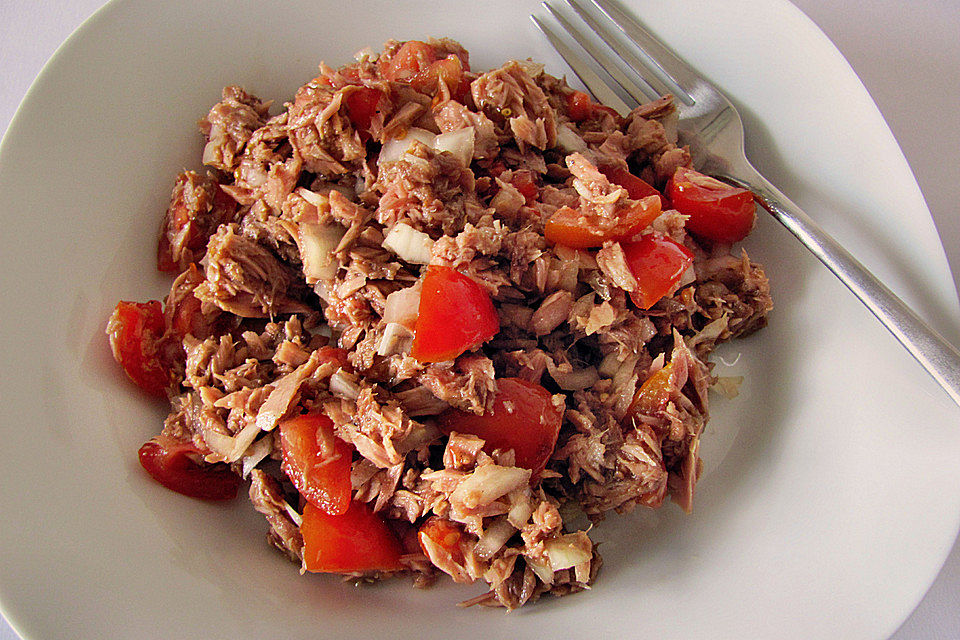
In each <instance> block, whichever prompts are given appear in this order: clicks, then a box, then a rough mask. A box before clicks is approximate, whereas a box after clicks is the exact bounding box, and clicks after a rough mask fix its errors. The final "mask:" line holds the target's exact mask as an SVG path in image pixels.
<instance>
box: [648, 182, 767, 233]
mask: <svg viewBox="0 0 960 640" xmlns="http://www.w3.org/2000/svg"><path fill="white" fill-rule="evenodd" d="M667 195H668V196H669V197H670V200H671V201H672V202H673V206H674V208H675V209H676V210H677V211H679V212H680V213H682V214H684V215H686V216H689V219H688V220H687V224H686V227H687V229H688V230H690V231H691V232H692V233H695V234H696V235H698V236H702V237H704V238H708V239H710V240H714V241H716V242H738V241H740V240H743V239H744V238H746V237H747V234H749V233H750V231H751V229H753V222H754V219H755V217H756V210H757V205H756V203H755V202H754V199H753V193H752V192H750V191H749V190H747V189H740V188H739V187H733V186H730V185H728V184H726V183H724V182H720V181H719V180H715V179H714V178H711V177H710V176H705V175H703V174H702V173H700V172H698V171H694V170H693V169H689V168H687V167H679V168H678V169H677V170H676V172H675V173H674V174H673V177H672V178H670V181H669V182H668V183H667Z"/></svg>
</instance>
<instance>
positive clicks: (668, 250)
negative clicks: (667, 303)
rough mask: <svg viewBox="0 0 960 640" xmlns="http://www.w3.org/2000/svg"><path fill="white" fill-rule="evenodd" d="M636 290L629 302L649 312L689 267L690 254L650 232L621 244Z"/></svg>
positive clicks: (685, 249)
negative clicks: (634, 280) (633, 240)
mask: <svg viewBox="0 0 960 640" xmlns="http://www.w3.org/2000/svg"><path fill="white" fill-rule="evenodd" d="M620 246H621V247H622V248H623V253H624V256H625V257H626V259H627V265H629V267H630V272H631V273H632V274H633V277H634V278H636V280H637V285H638V287H637V290H636V291H631V292H630V299H631V300H633V303H634V304H635V305H637V306H638V307H640V308H641V309H649V308H650V307H652V306H653V305H654V304H656V302H657V301H658V300H659V299H660V298H662V297H663V296H665V295H668V294H670V293H672V292H673V291H675V290H676V288H677V285H678V284H679V283H680V278H681V277H682V276H683V272H684V271H686V270H687V268H688V267H689V266H690V265H691V264H693V252H691V251H690V250H689V249H687V248H686V247H685V246H683V245H682V244H679V243H677V242H674V241H673V240H671V239H670V238H668V237H666V236H664V235H661V234H658V233H650V234H647V235H645V236H643V237H641V238H640V239H639V240H637V241H635V242H622V243H620Z"/></svg>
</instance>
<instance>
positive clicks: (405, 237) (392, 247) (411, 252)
mask: <svg viewBox="0 0 960 640" xmlns="http://www.w3.org/2000/svg"><path fill="white" fill-rule="evenodd" d="M383 248H384V249H386V250H387V251H392V252H393V253H395V254H397V256H399V257H400V259H401V260H404V261H406V262H410V263H412V264H430V252H431V251H432V250H433V240H431V239H430V236H428V235H427V234H425V233H424V232H423V231H417V230H416V229H414V228H413V227H411V226H410V225H408V224H407V223H405V222H398V223H397V224H395V225H393V228H392V229H390V232H389V233H387V237H385V238H384V239H383Z"/></svg>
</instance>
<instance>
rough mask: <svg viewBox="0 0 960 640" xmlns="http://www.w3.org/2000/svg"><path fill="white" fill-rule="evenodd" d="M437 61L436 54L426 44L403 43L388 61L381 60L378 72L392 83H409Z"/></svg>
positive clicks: (417, 42)
mask: <svg viewBox="0 0 960 640" xmlns="http://www.w3.org/2000/svg"><path fill="white" fill-rule="evenodd" d="M436 60H437V52H436V51H435V50H434V48H433V47H431V46H430V45H429V44H427V43H426V42H420V41H419V40H410V41H408V42H404V43H403V45H402V46H401V47H400V48H399V49H398V50H397V52H396V53H395V54H393V56H392V57H391V58H390V60H389V61H386V60H385V59H381V61H380V62H378V64H379V65H380V72H381V73H382V74H383V77H385V78H386V79H387V80H390V81H392V82H408V83H409V82H411V81H412V80H414V79H415V78H417V77H418V76H420V75H421V74H424V73H425V72H426V71H427V69H429V68H430V65H432V64H433V63H434V62H436Z"/></svg>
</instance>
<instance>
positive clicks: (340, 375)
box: [330, 369, 360, 400]
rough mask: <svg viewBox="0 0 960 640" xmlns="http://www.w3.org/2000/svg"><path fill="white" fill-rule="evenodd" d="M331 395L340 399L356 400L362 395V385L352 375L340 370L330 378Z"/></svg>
mask: <svg viewBox="0 0 960 640" xmlns="http://www.w3.org/2000/svg"><path fill="white" fill-rule="evenodd" d="M330 393H332V394H333V395H335V396H337V397H338V398H346V399H347V400H356V399H357V397H358V396H359V395H360V385H359V384H357V381H356V380H355V379H354V376H353V375H352V374H349V373H347V372H346V371H344V370H343V369H340V370H338V371H335V372H334V373H333V375H332V376H330Z"/></svg>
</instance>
